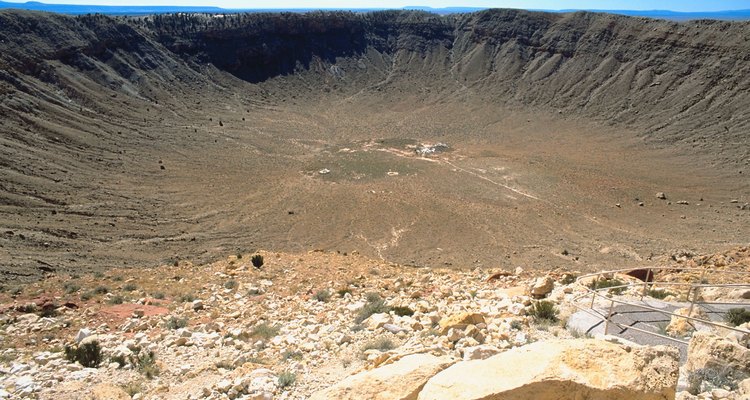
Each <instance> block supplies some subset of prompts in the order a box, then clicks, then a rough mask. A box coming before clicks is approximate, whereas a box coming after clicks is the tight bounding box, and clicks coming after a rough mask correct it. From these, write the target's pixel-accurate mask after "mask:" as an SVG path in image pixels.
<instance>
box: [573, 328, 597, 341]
mask: <svg viewBox="0 0 750 400" xmlns="http://www.w3.org/2000/svg"><path fill="white" fill-rule="evenodd" d="M570 336H573V338H574V339H591V338H592V337H593V336H591V333H589V332H587V331H579V330H578V329H571V330H570Z"/></svg>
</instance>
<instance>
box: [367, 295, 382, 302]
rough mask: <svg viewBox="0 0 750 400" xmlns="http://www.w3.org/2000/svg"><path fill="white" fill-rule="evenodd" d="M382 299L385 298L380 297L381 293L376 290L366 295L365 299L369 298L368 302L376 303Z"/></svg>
mask: <svg viewBox="0 0 750 400" xmlns="http://www.w3.org/2000/svg"><path fill="white" fill-rule="evenodd" d="M382 299H383V298H382V297H380V295H379V294H377V293H375V292H370V293H367V294H366V295H365V300H367V302H368V303H374V302H376V301H379V300H382Z"/></svg>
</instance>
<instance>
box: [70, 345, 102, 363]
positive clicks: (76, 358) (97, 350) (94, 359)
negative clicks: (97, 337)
mask: <svg viewBox="0 0 750 400" xmlns="http://www.w3.org/2000/svg"><path fill="white" fill-rule="evenodd" d="M65 359H66V360H68V361H69V362H78V363H79V364H81V365H83V366H84V367H86V368H97V367H99V364H101V362H102V347H101V346H100V345H99V342H97V341H91V342H87V343H84V344H82V345H80V346H75V347H74V346H65Z"/></svg>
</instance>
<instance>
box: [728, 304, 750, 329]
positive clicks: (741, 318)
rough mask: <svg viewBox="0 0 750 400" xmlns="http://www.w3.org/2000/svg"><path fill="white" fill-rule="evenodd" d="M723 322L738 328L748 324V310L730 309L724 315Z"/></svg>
mask: <svg viewBox="0 0 750 400" xmlns="http://www.w3.org/2000/svg"><path fill="white" fill-rule="evenodd" d="M724 321H726V322H727V323H728V324H730V325H732V326H739V325H742V324H744V323H745V322H750V310H748V309H746V308H730V309H729V311H727V313H726V314H725V315H724Z"/></svg>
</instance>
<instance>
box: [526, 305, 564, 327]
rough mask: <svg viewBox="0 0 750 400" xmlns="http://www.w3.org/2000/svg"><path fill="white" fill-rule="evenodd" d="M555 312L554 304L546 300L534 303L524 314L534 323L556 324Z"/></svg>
mask: <svg viewBox="0 0 750 400" xmlns="http://www.w3.org/2000/svg"><path fill="white" fill-rule="evenodd" d="M557 312H558V311H557V308H556V307H555V303H553V302H551V301H548V300H542V301H536V302H534V303H532V304H531V307H529V308H528V309H527V310H526V313H527V314H528V315H530V316H531V317H532V318H534V321H536V322H539V321H548V322H557Z"/></svg>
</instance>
